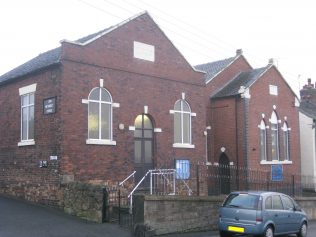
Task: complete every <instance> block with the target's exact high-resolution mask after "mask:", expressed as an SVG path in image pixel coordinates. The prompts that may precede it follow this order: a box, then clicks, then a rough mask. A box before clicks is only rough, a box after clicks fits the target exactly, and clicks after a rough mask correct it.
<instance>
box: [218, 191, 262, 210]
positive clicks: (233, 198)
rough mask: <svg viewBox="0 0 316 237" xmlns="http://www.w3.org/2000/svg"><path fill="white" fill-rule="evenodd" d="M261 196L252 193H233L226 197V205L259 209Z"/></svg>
mask: <svg viewBox="0 0 316 237" xmlns="http://www.w3.org/2000/svg"><path fill="white" fill-rule="evenodd" d="M258 203H259V196H258V195H251V194H231V195H229V196H228V198H227V199H226V201H225V203H224V206H225V207H239V208H246V209H258Z"/></svg>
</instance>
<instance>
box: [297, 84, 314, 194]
mask: <svg viewBox="0 0 316 237" xmlns="http://www.w3.org/2000/svg"><path fill="white" fill-rule="evenodd" d="M300 96H301V103H300V113H299V116H300V141H301V159H302V160H301V163H302V167H301V172H302V174H303V175H304V176H303V177H302V179H303V181H304V183H305V185H306V186H305V187H304V188H305V189H309V190H314V191H316V185H315V183H316V182H315V180H316V132H315V131H316V130H315V125H316V88H315V85H314V84H312V83H311V79H308V82H307V84H306V85H304V86H303V89H301V91H300Z"/></svg>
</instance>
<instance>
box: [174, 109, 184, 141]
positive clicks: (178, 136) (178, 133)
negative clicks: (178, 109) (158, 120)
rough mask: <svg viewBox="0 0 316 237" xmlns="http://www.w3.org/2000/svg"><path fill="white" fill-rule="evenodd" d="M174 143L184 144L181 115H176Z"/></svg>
mask: <svg viewBox="0 0 316 237" xmlns="http://www.w3.org/2000/svg"><path fill="white" fill-rule="evenodd" d="M173 127H174V143H182V137H181V113H174V125H173Z"/></svg>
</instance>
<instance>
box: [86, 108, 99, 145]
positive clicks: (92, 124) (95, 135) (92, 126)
mask: <svg viewBox="0 0 316 237" xmlns="http://www.w3.org/2000/svg"><path fill="white" fill-rule="evenodd" d="M88 120H89V121H88V127H89V138H91V139H99V103H94V102H89V118H88Z"/></svg>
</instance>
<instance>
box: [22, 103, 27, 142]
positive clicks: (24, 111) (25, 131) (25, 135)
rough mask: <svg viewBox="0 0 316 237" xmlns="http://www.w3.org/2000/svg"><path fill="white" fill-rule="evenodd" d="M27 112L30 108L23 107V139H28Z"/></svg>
mask: <svg viewBox="0 0 316 237" xmlns="http://www.w3.org/2000/svg"><path fill="white" fill-rule="evenodd" d="M27 113H28V108H22V140H27Z"/></svg>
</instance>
